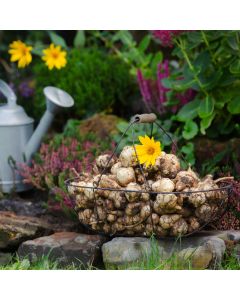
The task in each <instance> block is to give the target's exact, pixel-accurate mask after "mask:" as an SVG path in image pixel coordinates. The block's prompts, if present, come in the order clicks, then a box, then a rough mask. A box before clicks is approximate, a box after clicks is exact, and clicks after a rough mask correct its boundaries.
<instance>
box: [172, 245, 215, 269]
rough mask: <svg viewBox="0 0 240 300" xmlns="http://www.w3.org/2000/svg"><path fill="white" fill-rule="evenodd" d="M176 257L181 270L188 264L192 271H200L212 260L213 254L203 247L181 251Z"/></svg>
mask: <svg viewBox="0 0 240 300" xmlns="http://www.w3.org/2000/svg"><path fill="white" fill-rule="evenodd" d="M177 257H178V263H179V266H181V265H182V268H184V267H185V266H186V265H187V264H189V263H190V264H191V267H192V268H193V269H197V270H200V269H207V267H208V266H209V265H210V262H211V261H212V259H213V254H212V252H211V251H210V249H207V247H206V246H205V245H204V246H199V247H197V248H192V247H190V248H186V249H183V250H181V251H180V252H179V253H178V254H177Z"/></svg>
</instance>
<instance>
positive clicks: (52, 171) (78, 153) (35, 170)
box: [18, 120, 114, 216]
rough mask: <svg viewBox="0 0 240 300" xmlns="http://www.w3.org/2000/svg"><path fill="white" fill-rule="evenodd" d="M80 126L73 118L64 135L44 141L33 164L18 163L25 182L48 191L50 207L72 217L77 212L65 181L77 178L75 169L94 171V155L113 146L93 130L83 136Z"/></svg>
mask: <svg viewBox="0 0 240 300" xmlns="http://www.w3.org/2000/svg"><path fill="white" fill-rule="evenodd" d="M78 125H79V122H76V121H72V122H71V120H70V121H69V122H68V124H67V126H66V128H65V131H64V132H63V134H58V135H55V136H54V137H53V138H49V139H47V141H46V142H45V143H42V145H41V147H40V150H39V151H38V153H37V154H36V155H35V156H34V158H33V160H32V164H31V165H30V166H28V165H26V164H21V165H19V166H18V167H19V172H20V174H21V175H22V176H23V177H24V182H25V183H28V184H31V185H32V186H34V187H35V188H37V189H38V190H41V191H45V192H47V194H48V197H47V198H48V201H47V204H48V209H49V210H51V211H63V212H65V213H66V214H67V215H70V216H73V215H74V213H73V212H74V210H73V207H74V203H73V202H72V199H71V198H70V197H69V196H68V193H67V190H66V186H65V183H64V181H65V180H66V179H68V178H73V177H75V176H76V172H77V173H82V172H91V170H92V165H93V162H94V159H95V157H96V156H97V155H99V154H100V153H103V152H106V151H107V150H108V151H109V148H111V147H114V145H113V144H112V145H111V141H110V139H108V138H106V139H105V140H103V139H100V138H98V137H97V136H96V135H95V134H94V133H91V134H85V135H80V132H79V128H78ZM109 145H110V146H109Z"/></svg>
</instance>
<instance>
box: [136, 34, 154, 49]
mask: <svg viewBox="0 0 240 300" xmlns="http://www.w3.org/2000/svg"><path fill="white" fill-rule="evenodd" d="M150 41H151V36H150V35H149V34H148V35H146V36H145V37H144V38H143V39H142V40H141V42H140V43H139V45H138V49H139V50H140V51H141V52H144V51H145V50H147V48H148V46H149V44H150Z"/></svg>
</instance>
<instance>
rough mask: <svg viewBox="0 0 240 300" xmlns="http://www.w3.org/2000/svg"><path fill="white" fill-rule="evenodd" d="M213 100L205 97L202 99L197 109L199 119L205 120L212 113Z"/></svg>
mask: <svg viewBox="0 0 240 300" xmlns="http://www.w3.org/2000/svg"><path fill="white" fill-rule="evenodd" d="M213 110H214V99H213V98H212V97H211V96H207V97H206V98H205V99H203V100H202V101H201V103H200V105H199V108H198V115H199V117H200V118H202V119H203V118H206V117H208V116H210V115H211V114H212V113H213Z"/></svg>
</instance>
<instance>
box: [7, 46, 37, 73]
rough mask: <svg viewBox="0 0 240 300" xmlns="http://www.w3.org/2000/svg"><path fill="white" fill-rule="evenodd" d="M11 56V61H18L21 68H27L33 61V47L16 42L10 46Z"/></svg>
mask: <svg viewBox="0 0 240 300" xmlns="http://www.w3.org/2000/svg"><path fill="white" fill-rule="evenodd" d="M9 48H10V50H9V51H8V53H9V54H11V61H12V62H14V61H18V67H19V68H25V67H26V66H27V65H29V64H30V62H31V61H32V55H31V50H32V47H31V46H27V45H26V44H25V43H23V42H22V41H14V42H12V43H11V44H10V45H9Z"/></svg>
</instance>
